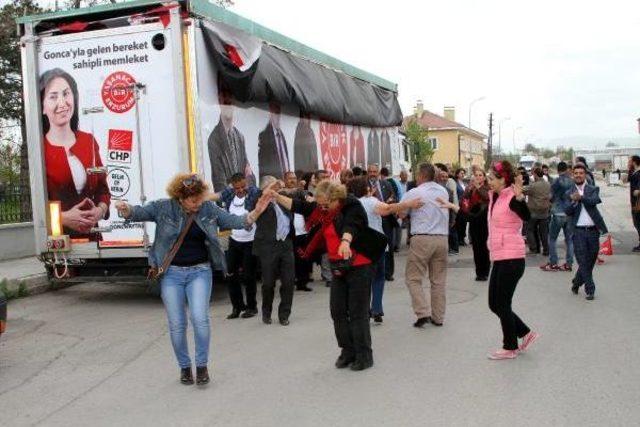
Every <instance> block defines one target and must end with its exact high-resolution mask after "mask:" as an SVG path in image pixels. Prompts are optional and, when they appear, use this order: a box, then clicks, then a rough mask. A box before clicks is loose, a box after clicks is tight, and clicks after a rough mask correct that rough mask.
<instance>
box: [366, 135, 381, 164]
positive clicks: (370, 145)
mask: <svg viewBox="0 0 640 427" xmlns="http://www.w3.org/2000/svg"><path fill="white" fill-rule="evenodd" d="M367 160H368V161H369V164H372V163H375V164H377V165H379V164H380V138H379V137H378V131H377V130H375V129H371V130H369V137H368V138H367Z"/></svg>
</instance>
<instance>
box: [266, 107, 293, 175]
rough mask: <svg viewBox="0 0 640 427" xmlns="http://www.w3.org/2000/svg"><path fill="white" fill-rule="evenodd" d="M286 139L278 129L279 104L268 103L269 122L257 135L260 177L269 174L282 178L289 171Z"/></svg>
mask: <svg viewBox="0 0 640 427" xmlns="http://www.w3.org/2000/svg"><path fill="white" fill-rule="evenodd" d="M290 170H291V168H290V164H289V150H288V149H287V140H286V139H285V137H284V133H283V132H282V130H281V129H280V105H279V104H276V103H274V102H272V103H270V104H269V123H267V126H266V127H265V128H264V130H263V131H262V132H260V134H259V135H258V172H259V173H260V177H263V176H266V175H270V176H274V177H276V178H278V179H283V177H284V173H285V172H287V171H290Z"/></svg>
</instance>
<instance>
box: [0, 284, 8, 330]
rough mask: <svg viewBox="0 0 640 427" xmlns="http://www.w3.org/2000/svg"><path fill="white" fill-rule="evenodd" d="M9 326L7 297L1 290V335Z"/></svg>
mask: <svg viewBox="0 0 640 427" xmlns="http://www.w3.org/2000/svg"><path fill="white" fill-rule="evenodd" d="M6 327H7V298H5V296H4V294H3V293H2V291H0V335H2V334H3V333H4V331H5V330H6Z"/></svg>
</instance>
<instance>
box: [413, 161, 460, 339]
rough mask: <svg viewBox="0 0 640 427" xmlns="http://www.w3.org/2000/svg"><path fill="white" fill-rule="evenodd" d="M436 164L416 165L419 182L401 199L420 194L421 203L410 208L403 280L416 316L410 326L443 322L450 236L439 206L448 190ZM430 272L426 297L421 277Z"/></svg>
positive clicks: (445, 211)
mask: <svg viewBox="0 0 640 427" xmlns="http://www.w3.org/2000/svg"><path fill="white" fill-rule="evenodd" d="M435 175H436V168H434V166H433V165H432V164H430V163H422V164H421V165H419V167H418V173H417V180H416V181H417V184H418V186H417V187H415V188H413V189H411V190H409V191H408V192H407V193H406V194H405V195H404V197H403V199H402V201H403V202H404V201H406V200H410V199H413V198H416V197H417V198H419V199H420V200H421V201H422V202H424V205H423V206H422V207H421V208H419V209H411V210H410V211H409V212H410V215H411V243H410V246H409V256H408V257H407V264H406V271H405V277H406V283H407V288H408V289H409V293H410V295H411V303H412V306H413V311H414V313H415V315H416V317H417V320H416V322H415V323H414V325H413V326H415V327H417V328H421V327H422V326H424V325H425V324H427V323H432V324H433V325H436V326H442V324H443V322H444V314H445V306H446V291H445V285H446V280H447V253H448V236H449V210H448V209H447V208H444V207H441V205H440V202H438V199H440V200H449V194H448V193H447V190H446V189H445V188H444V187H443V186H441V185H440V184H438V183H436V182H435V181H434V180H435ZM427 272H428V274H429V280H430V282H431V293H430V294H431V295H430V298H427V296H426V295H425V292H424V289H423V287H422V280H423V279H424V277H425V275H426V274H427Z"/></svg>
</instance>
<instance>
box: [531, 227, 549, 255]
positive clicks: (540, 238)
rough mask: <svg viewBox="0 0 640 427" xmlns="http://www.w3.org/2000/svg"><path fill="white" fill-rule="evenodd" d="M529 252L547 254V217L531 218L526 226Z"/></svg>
mask: <svg viewBox="0 0 640 427" xmlns="http://www.w3.org/2000/svg"><path fill="white" fill-rule="evenodd" d="M527 227H528V228H527V233H528V236H527V241H528V243H529V249H531V252H537V253H539V252H540V251H541V250H542V253H544V254H546V255H548V254H549V218H531V219H530V220H529V223H528V226H527Z"/></svg>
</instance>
